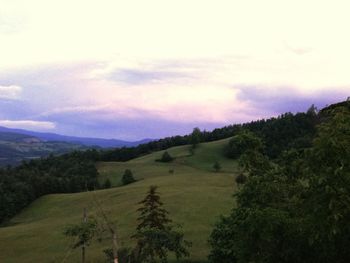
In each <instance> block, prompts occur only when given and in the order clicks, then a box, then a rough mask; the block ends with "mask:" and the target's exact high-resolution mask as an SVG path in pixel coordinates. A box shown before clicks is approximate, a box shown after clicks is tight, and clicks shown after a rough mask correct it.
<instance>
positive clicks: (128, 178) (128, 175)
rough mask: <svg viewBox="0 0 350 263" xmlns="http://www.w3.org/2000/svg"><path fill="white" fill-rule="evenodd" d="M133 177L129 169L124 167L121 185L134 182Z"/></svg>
mask: <svg viewBox="0 0 350 263" xmlns="http://www.w3.org/2000/svg"><path fill="white" fill-rule="evenodd" d="M135 181H136V180H135V178H134V176H133V174H132V171H131V170H130V169H126V170H125V172H124V174H123V177H122V183H123V185H127V184H131V183H133V182H135Z"/></svg>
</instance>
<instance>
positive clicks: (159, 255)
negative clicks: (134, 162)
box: [132, 186, 190, 263]
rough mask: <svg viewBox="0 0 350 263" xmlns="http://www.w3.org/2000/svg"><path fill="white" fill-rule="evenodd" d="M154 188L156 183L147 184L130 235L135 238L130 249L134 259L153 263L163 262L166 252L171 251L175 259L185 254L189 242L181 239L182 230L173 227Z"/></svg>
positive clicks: (164, 262) (166, 256)
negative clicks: (134, 231)
mask: <svg viewBox="0 0 350 263" xmlns="http://www.w3.org/2000/svg"><path fill="white" fill-rule="evenodd" d="M156 190H157V187H156V186H151V187H150V189H149V191H148V193H147V195H146V197H145V198H144V199H143V200H142V201H141V202H140V203H139V204H140V205H142V207H140V208H139V209H138V210H137V211H138V212H139V214H140V216H139V218H138V221H139V225H138V226H137V228H136V233H135V234H134V235H133V236H132V237H133V238H134V239H136V241H137V246H136V248H135V249H134V252H133V256H134V257H136V258H137V262H149V263H155V262H156V261H157V259H159V260H160V261H161V262H162V263H166V262H168V261H167V258H168V252H172V253H174V254H175V256H176V258H177V259H179V258H181V257H184V256H188V255H189V253H188V251H187V247H188V246H189V245H190V243H189V242H188V241H186V240H184V235H183V233H181V232H179V231H176V230H174V227H173V225H172V224H171V223H172V220H171V219H169V218H168V214H169V213H168V211H167V210H165V209H164V208H163V203H162V202H161V201H160V196H159V194H158V193H157V191H156Z"/></svg>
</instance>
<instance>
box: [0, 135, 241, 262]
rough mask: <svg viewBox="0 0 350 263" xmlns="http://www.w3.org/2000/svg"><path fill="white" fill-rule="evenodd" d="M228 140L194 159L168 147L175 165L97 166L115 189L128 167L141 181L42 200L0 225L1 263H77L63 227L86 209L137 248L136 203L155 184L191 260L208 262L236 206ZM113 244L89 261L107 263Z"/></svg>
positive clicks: (145, 161) (95, 250) (98, 247)
mask: <svg viewBox="0 0 350 263" xmlns="http://www.w3.org/2000/svg"><path fill="white" fill-rule="evenodd" d="M227 140H228V139H225V140H221V141H215V142H211V143H203V144H201V145H200V146H199V147H198V149H197V150H196V152H195V155H189V148H188V147H189V146H180V147H174V148H171V149H168V152H169V153H170V154H171V155H172V156H173V157H176V159H175V160H174V161H173V162H172V163H160V162H155V160H156V159H158V158H159V157H160V156H161V154H162V152H155V153H152V154H149V155H146V156H143V157H141V158H137V159H134V160H131V161H128V162H125V163H119V162H111V163H110V162H108V163H105V162H103V163H98V165H97V167H98V170H99V172H100V175H101V178H100V180H101V182H102V181H104V180H105V179H106V178H110V179H111V181H112V183H113V185H114V186H118V185H119V184H120V178H121V176H122V173H123V171H124V170H125V169H131V170H132V171H133V173H134V175H135V177H136V178H137V179H138V181H137V182H136V183H133V184H130V185H128V186H122V187H115V188H111V189H107V190H99V191H94V192H84V193H77V194H53V195H47V196H44V197H41V198H39V199H38V200H37V201H35V202H33V203H32V204H31V205H30V206H29V207H27V208H26V209H25V210H23V211H22V212H21V213H20V214H18V215H17V216H15V217H14V218H13V219H12V220H10V222H8V224H7V225H6V226H3V227H1V228H0V248H1V253H0V262H5V263H14V262H43V263H45V262H78V261H79V257H80V251H78V250H76V251H72V250H70V249H69V244H70V240H69V239H67V238H66V237H65V236H64V235H63V234H62V233H63V230H64V228H65V226H67V225H68V224H75V223H78V222H79V221H80V220H81V217H82V210H83V208H84V207H88V213H89V215H96V213H97V212H98V206H101V207H102V208H103V209H104V210H105V211H106V213H107V214H108V216H109V217H110V219H111V220H112V221H113V222H114V223H115V224H116V225H117V229H118V236H119V243H120V244H121V245H122V246H130V245H132V240H131V239H130V236H131V234H132V233H133V231H134V229H135V226H136V218H137V214H136V212H135V211H136V209H137V207H138V205H137V203H138V201H140V200H141V199H142V198H143V197H144V195H145V193H146V191H147V189H148V187H149V186H150V185H157V186H159V192H160V193H161V198H162V201H163V202H164V203H165V207H166V208H167V209H168V210H169V211H170V214H171V217H172V219H173V220H174V221H175V222H176V223H179V224H181V225H183V230H184V233H185V236H186V239H188V240H189V241H191V242H192V243H193V246H192V248H191V251H190V252H191V258H190V261H189V262H205V261H206V257H207V253H208V244H207V239H208V236H209V234H210V232H211V230H212V227H213V224H214V223H215V222H216V221H217V219H218V217H219V216H220V215H221V214H226V213H228V212H229V211H230V209H231V207H232V205H233V202H234V200H233V198H232V194H233V193H234V190H235V188H236V185H235V180H234V177H235V174H236V172H237V167H236V163H235V162H234V161H232V160H229V159H227V158H226V157H224V155H223V149H224V146H225V145H226V144H227ZM215 161H219V162H220V164H221V165H222V168H223V169H222V171H221V172H219V173H215V172H213V169H212V164H213V163H214V162H215ZM170 169H173V170H174V173H173V174H171V173H169V170H170ZM96 201H97V202H96ZM98 204H99V205H98ZM109 243H110V242H109V240H108V239H103V241H102V242H101V243H93V244H92V245H91V247H90V248H89V249H88V252H87V255H88V256H87V258H88V262H105V261H104V255H103V253H102V249H104V248H107V247H109ZM43 255H45V256H43Z"/></svg>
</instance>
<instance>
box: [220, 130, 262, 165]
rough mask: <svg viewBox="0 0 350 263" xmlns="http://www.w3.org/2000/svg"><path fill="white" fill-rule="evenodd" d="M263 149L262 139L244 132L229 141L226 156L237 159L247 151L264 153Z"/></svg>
mask: <svg viewBox="0 0 350 263" xmlns="http://www.w3.org/2000/svg"><path fill="white" fill-rule="evenodd" d="M262 149H263V145H262V141H261V139H260V138H258V137H257V136H256V135H254V134H253V133H251V132H249V131H244V132H241V133H240V134H238V135H236V136H234V137H232V139H231V140H230V141H229V144H228V147H227V150H226V155H227V156H228V157H230V158H232V159H237V158H239V157H240V156H241V155H242V154H244V153H245V152H246V151H257V152H262Z"/></svg>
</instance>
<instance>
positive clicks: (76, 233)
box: [64, 210, 97, 263]
mask: <svg viewBox="0 0 350 263" xmlns="http://www.w3.org/2000/svg"><path fill="white" fill-rule="evenodd" d="M96 233H97V221H96V220H95V219H94V218H92V217H90V218H87V217H86V210H84V220H83V222H81V223H79V224H76V225H70V226H68V227H67V228H66V229H65V231H64V234H65V235H66V236H71V237H74V238H75V242H74V244H73V245H72V247H73V248H74V249H76V248H79V247H81V248H82V263H85V249H86V247H87V246H89V245H90V243H91V241H92V239H93V238H94V236H95V234H96Z"/></svg>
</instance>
